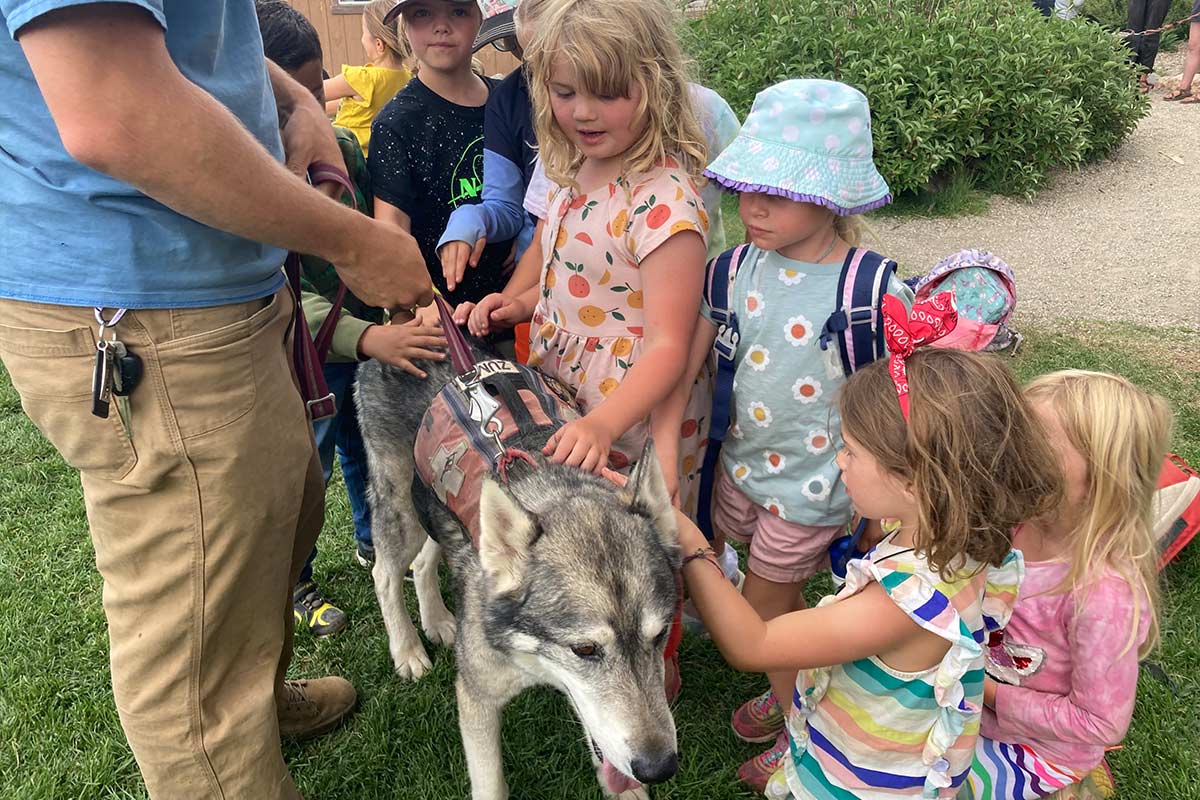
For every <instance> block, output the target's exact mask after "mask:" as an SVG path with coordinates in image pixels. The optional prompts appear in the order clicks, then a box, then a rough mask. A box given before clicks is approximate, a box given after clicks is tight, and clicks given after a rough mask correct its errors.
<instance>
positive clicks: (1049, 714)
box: [980, 561, 1150, 771]
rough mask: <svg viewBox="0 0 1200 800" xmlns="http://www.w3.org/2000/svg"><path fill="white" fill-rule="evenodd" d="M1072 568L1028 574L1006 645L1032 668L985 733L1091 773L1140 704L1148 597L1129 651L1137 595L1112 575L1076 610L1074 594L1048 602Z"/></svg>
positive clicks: (989, 719)
mask: <svg viewBox="0 0 1200 800" xmlns="http://www.w3.org/2000/svg"><path fill="white" fill-rule="evenodd" d="M1068 566H1069V565H1068V564H1067V563H1066V562H1062V561H1046V562H1035V563H1027V564H1026V565H1025V581H1024V583H1022V584H1021V594H1020V597H1019V599H1018V600H1017V606H1016V609H1015V610H1014V611H1013V615H1012V619H1011V620H1009V623H1008V625H1007V627H1006V628H1005V631H1004V640H1005V647H1006V648H1007V651H1008V654H1009V655H1010V656H1013V655H1015V656H1019V657H1020V658H1021V659H1029V661H1028V662H1027V665H1026V666H1025V668H1024V670H1023V671H1024V672H1026V673H1028V674H1025V675H1023V676H1022V677H1020V678H1019V679H1018V680H1019V685H1004V684H1001V685H1000V686H999V687H998V689H997V691H996V707H995V709H984V714H983V725H982V729H981V731H980V732H981V733H982V734H983V735H984V736H986V737H988V738H989V739H994V740H996V741H1000V742H1006V743H1009V744H1024V745H1028V746H1030V747H1032V748H1033V750H1034V751H1035V752H1037V753H1038V754H1039V755H1041V756H1043V757H1045V758H1047V759H1049V760H1050V761H1053V762H1055V763H1057V764H1060V765H1062V766H1065V767H1070V768H1073V769H1077V770H1083V771H1086V770H1090V769H1092V768H1093V767H1095V766H1096V765H1097V764H1099V763H1100V760H1101V759H1102V758H1103V757H1104V748H1105V747H1107V746H1111V745H1116V744H1119V743H1120V742H1121V740H1122V739H1123V738H1125V732H1126V731H1127V730H1128V728H1129V721H1130V718H1131V717H1132V716H1133V703H1134V699H1135V697H1136V695H1137V678H1138V647H1139V646H1140V645H1141V644H1142V642H1144V641H1145V640H1146V634H1147V632H1148V629H1149V624H1150V618H1149V615H1148V614H1147V613H1146V600H1145V598H1144V597H1143V598H1142V599H1141V602H1140V605H1139V610H1140V612H1141V613H1140V616H1139V621H1138V631H1137V636H1136V637H1134V639H1133V641H1132V643H1131V642H1130V639H1129V634H1130V631H1131V626H1132V625H1133V610H1134V591H1133V589H1132V588H1131V587H1130V586H1129V584H1128V583H1127V582H1126V581H1125V580H1124V579H1123V578H1121V577H1120V575H1119V574H1118V573H1117V572H1116V571H1114V570H1111V569H1110V570H1106V571H1105V572H1104V573H1102V574H1101V576H1100V578H1099V579H1097V580H1096V581H1095V582H1094V583H1093V584H1092V585H1091V587H1090V589H1089V590H1088V591H1087V593H1086V595H1085V597H1084V600H1083V602H1082V604H1081V606H1080V607H1079V608H1078V609H1076V607H1075V605H1076V604H1075V594H1074V593H1072V592H1058V593H1051V592H1054V590H1055V588H1056V587H1057V586H1058V585H1059V584H1060V583H1061V582H1062V579H1063V577H1064V576H1065V575H1066V573H1067V569H1068ZM993 655H994V654H993ZM1022 664H1026V662H1025V661H1024V660H1022Z"/></svg>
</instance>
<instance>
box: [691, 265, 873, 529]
mask: <svg viewBox="0 0 1200 800" xmlns="http://www.w3.org/2000/svg"><path fill="white" fill-rule="evenodd" d="M749 251H750V245H748V244H743V245H739V246H737V247H735V248H733V249H732V250H726V251H725V252H724V253H722V254H721V255H719V256H717V257H716V258H714V259H713V260H712V262H711V263H710V264H709V267H708V277H707V280H706V281H705V286H704V299H705V300H706V301H707V302H708V306H709V308H710V309H711V310H712V319H713V322H715V323H716V324H717V326H718V330H717V338H716V340H715V341H714V342H713V350H714V351H715V352H716V355H717V374H716V379H715V381H714V385H713V406H712V415H711V417H710V422H709V432H708V447H707V449H706V450H705V453H704V464H703V466H702V467H701V468H700V504H699V508H698V509H697V514H696V524H697V525H698V526H699V528H700V530H701V531H703V532H704V535H705V536H707V537H708V538H709V539H712V537H713V527H712V493H713V487H714V486H715V485H716V474H717V461H718V460H719V458H720V455H721V444H722V442H724V441H725V435H726V434H727V433H728V432H729V409H730V407H731V405H732V401H733V377H734V373H735V372H736V371H737V363H736V361H735V359H736V358H737V348H738V340H739V338H740V337H739V333H738V323H737V312H735V311H734V310H733V307H732V299H731V298H732V295H731V292H730V289H731V288H732V287H733V280H734V277H735V276H736V275H737V272H738V270H739V269H741V267H742V264H743V263H744V262H745V260H746V256H747V254H748V253H749ZM895 272H896V262H894V261H892V260H890V259H887V258H884V257H883V256H881V255H879V254H878V253H876V252H873V251H871V250H867V249H866V248H862V247H852V248H850V251H849V252H848V253H847V254H846V260H845V261H843V262H842V273H841V276H840V277H839V278H838V291H837V307H836V308H834V310H833V313H832V314H830V315H829V318H828V319H826V320H825V324H824V325H823V326H822V328H821V337H820V344H821V349H822V350H827V349H828V348H829V346H830V344H833V343H836V344H837V347H838V352H839V355H840V356H841V363H842V370H843V371H844V372H845V374H846V376H847V377H849V376H850V374H851V373H852V372H854V370H855V369H857V368H858V367H862V366H866V365H867V364H869V363H871V362H872V361H874V360H875V359H877V358H881V357H882V356H884V355H886V354H887V345H886V343H885V342H884V338H883V324H882V312H881V310H880V309H881V304H882V302H883V296H884V294H885V293H886V292H887V287H888V279H889V278H890V277H891V276H892V275H894V274H895Z"/></svg>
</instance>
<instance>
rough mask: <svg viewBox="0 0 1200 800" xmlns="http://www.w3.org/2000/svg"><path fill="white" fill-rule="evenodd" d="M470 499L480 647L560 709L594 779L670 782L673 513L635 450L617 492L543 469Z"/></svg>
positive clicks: (654, 468) (650, 455)
mask: <svg viewBox="0 0 1200 800" xmlns="http://www.w3.org/2000/svg"><path fill="white" fill-rule="evenodd" d="M511 487H512V488H511V489H505V488H502V487H501V486H500V485H499V484H497V483H493V482H488V483H486V484H485V485H484V487H483V491H482V494H481V496H480V539H479V560H480V564H481V567H482V570H483V581H482V583H483V586H484V591H485V592H486V593H487V594H488V598H487V601H486V602H485V603H484V604H483V605H484V607H485V609H486V611H485V615H486V617H487V618H486V620H485V628H486V630H487V635H488V637H489V640H490V641H491V643H492V645H493V646H495V647H497V648H498V649H501V650H503V651H505V652H509V653H511V654H512V655H513V658H514V659H516V660H517V661H518V662H519V663H521V664H522V665H523V666H524V667H525V668H527V669H529V670H530V671H532V672H535V673H537V674H539V675H540V676H542V677H543V678H545V679H547V680H548V681H550V682H551V683H553V684H555V685H557V686H559V687H560V688H561V689H562V690H563V691H564V692H565V693H566V694H567V696H568V697H569V698H570V699H571V702H572V704H573V705H574V707H575V710H576V712H577V714H578V715H579V718H580V720H581V722H582V723H583V726H584V729H585V730H586V732H587V735H588V739H589V741H590V743H591V745H592V749H593V751H594V752H595V753H596V755H597V756H598V757H599V760H600V762H601V763H602V766H603V772H602V777H603V778H604V779H605V781H606V783H608V785H609V788H610V789H613V790H614V792H615V793H616V792H619V791H620V790H621V789H622V788H623V787H624V786H625V785H626V783H627V778H630V777H631V778H634V779H636V780H638V781H641V782H643V783H657V782H659V781H663V780H667V779H668V778H670V777H672V776H673V775H674V774H675V770H676V766H677V755H676V746H675V721H674V719H673V718H672V717H671V711H670V708H669V707H668V705H667V700H666V695H665V693H664V690H663V648H664V646H665V645H666V642H667V637H668V635H669V633H670V627H671V620H672V618H673V617H674V614H675V609H676V605H677V603H678V600H679V589H678V586H677V583H676V569H677V566H678V563H679V544H678V532H677V530H676V526H675V512H674V509H673V508H672V507H671V500H670V497H669V496H668V495H667V491H666V486H665V483H664V482H663V477H662V472H661V470H660V469H659V466H658V461H657V459H656V457H655V455H654V448H653V446H652V445H650V444H647V446H646V449H645V450H644V451H643V452H642V456H641V458H640V460H639V461H638V466H637V467H636V468H635V469H634V471H633V473H632V474H631V475H630V478H629V481H628V483H627V484H626V486H625V487H624V488H623V489H618V488H617V487H616V486H614V485H612V484H611V483H609V482H608V481H606V480H603V479H600V478H596V477H594V476H591V475H587V474H585V473H583V472H581V471H580V470H577V469H573V468H569V467H556V466H552V465H545V466H543V467H542V468H540V469H538V470H536V471H534V472H533V473H532V474H530V475H527V476H525V477H523V478H522V479H521V480H520V481H514V482H513V484H512V485H511Z"/></svg>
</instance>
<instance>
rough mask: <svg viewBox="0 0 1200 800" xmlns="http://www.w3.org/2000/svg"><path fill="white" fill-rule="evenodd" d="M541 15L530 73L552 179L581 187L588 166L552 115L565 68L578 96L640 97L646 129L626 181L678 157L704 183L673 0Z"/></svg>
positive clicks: (628, 156) (568, 5)
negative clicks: (558, 76) (558, 72)
mask: <svg viewBox="0 0 1200 800" xmlns="http://www.w3.org/2000/svg"><path fill="white" fill-rule="evenodd" d="M539 12H540V13H539V14H538V20H537V31H536V37H535V38H534V40H533V41H532V42H531V43H530V47H529V50H528V51H527V52H526V54H525V65H526V67H525V68H526V69H527V70H529V73H528V74H529V88H530V93H531V94H532V97H533V108H534V126H535V129H536V131H537V140H538V146H539V149H540V153H541V157H542V163H543V164H544V165H545V168H546V174H547V176H549V178H550V179H551V180H553V181H555V182H557V183H559V184H560V185H565V186H574V185H575V181H574V177H575V173H576V172H578V170H579V167H580V165H581V164H582V163H583V153H582V152H580V150H579V149H578V148H577V147H576V146H575V145H574V143H572V142H571V140H570V139H569V138H568V137H567V134H566V133H565V132H564V131H563V130H562V129H561V128H560V127H559V126H558V124H557V123H556V122H555V120H554V111H553V109H552V108H551V103H550V99H551V98H550V82H551V79H552V76H553V74H554V71H555V68H556V67H563V68H566V69H567V70H568V71H570V72H572V73H574V78H575V81H576V82H577V84H576V86H577V88H578V89H580V90H583V91H586V92H587V93H589V94H592V95H595V96H597V97H630V96H632V95H633V94H634V87H637V88H638V89H639V90H640V95H641V99H640V101H639V102H638V108H637V118H638V119H639V120H642V121H643V125H644V127H643V128H642V131H641V134H640V135H639V136H638V138H637V140H636V141H635V142H634V143H633V145H631V146H630V148H629V149H628V150H626V151H625V154H624V160H623V164H622V166H623V172H624V173H625V174H627V175H639V174H645V173H648V172H650V171H652V170H653V169H654V168H655V167H657V166H659V165H660V164H662V163H664V162H665V161H666V159H667V156H674V157H675V158H676V159H678V160H679V161H680V165H681V166H682V168H683V169H684V170H685V171H686V172H687V173H688V174H689V175H691V176H693V177H694V178H699V177H700V173H701V172H702V171H703V169H704V167H705V166H706V164H707V155H708V154H707V149H706V146H705V143H704V136H703V133H702V131H701V127H700V123H699V121H698V119H697V117H696V112H695V109H694V108H693V107H692V100H691V95H690V92H689V91H688V86H687V76H686V64H687V61H686V59H685V57H684V55H683V50H682V48H681V47H680V44H679V37H678V35H677V32H676V27H675V26H676V22H677V16H678V11H677V9H676V8H675V7H674V6H673V5H672V4H671V3H670V2H668V0H550V1H549V2H547V3H545V5H544V6H543V7H542V8H541V9H539Z"/></svg>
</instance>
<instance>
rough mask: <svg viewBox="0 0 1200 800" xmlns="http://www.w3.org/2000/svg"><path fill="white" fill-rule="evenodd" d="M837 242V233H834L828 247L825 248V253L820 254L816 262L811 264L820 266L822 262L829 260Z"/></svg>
mask: <svg viewBox="0 0 1200 800" xmlns="http://www.w3.org/2000/svg"><path fill="white" fill-rule="evenodd" d="M837 240H838V236H837V231H834V232H833V238H832V239H830V240H829V247H826V248H825V252H824V253H821V255H820V256H818V257H817V260H816V261H814V262H812V263H814V264H820V263H821V262H822V261H824V260H825V259H827V258H829V254H830V253H832V252H833V248H835V247H837Z"/></svg>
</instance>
